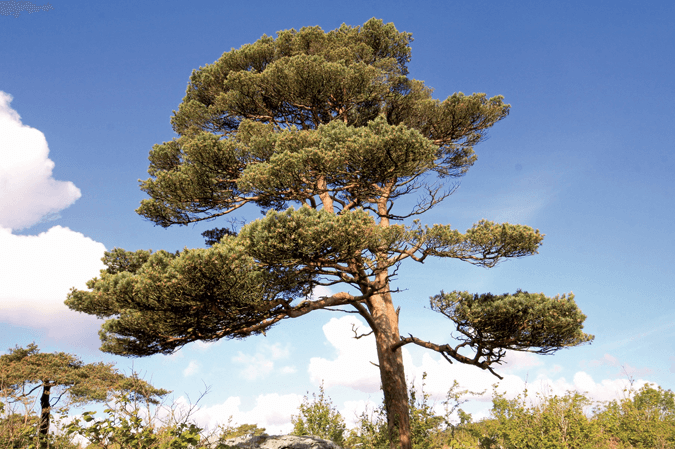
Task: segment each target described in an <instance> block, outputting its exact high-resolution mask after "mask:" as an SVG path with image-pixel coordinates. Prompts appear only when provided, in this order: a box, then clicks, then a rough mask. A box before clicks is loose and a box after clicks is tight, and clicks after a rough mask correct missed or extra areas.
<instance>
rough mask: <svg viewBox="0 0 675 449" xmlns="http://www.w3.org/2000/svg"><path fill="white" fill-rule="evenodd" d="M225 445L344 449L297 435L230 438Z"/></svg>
mask: <svg viewBox="0 0 675 449" xmlns="http://www.w3.org/2000/svg"><path fill="white" fill-rule="evenodd" d="M224 443H225V444H226V445H228V446H234V447H239V448H241V449H342V448H340V446H338V445H337V444H335V443H333V442H332V441H329V440H323V439H321V438H319V437H315V436H302V437H299V436H295V435H271V436H269V435H268V436H252V435H246V436H242V437H237V438H230V439H229V440H225V441H224Z"/></svg>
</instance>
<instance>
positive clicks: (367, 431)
mask: <svg viewBox="0 0 675 449" xmlns="http://www.w3.org/2000/svg"><path fill="white" fill-rule="evenodd" d="M132 379H134V377H132ZM135 379H136V380H138V379H137V377H135ZM422 381H423V382H422V387H421V388H420V390H419V391H418V390H417V389H416V388H415V387H414V386H412V385H410V386H409V389H408V393H409V398H410V402H409V409H410V423H411V435H412V446H413V448H414V449H498V448H501V449H539V448H547V449H586V448H587V449H672V448H673V447H675V394H674V393H673V392H672V391H670V390H663V389H661V388H660V387H656V388H653V387H650V386H648V385H645V386H643V387H642V388H641V389H639V390H638V391H636V390H635V389H634V388H633V387H632V384H631V387H630V388H627V389H626V390H624V395H623V396H624V397H623V398H622V399H616V400H614V401H609V402H606V403H595V404H594V403H593V402H592V401H591V400H589V399H588V398H587V397H585V396H584V395H582V394H580V393H578V392H574V391H568V392H567V393H566V394H565V395H564V396H562V397H561V396H555V395H554V396H551V395H546V394H542V393H538V394H537V395H536V397H535V398H534V400H532V398H530V397H529V395H528V390H527V389H525V390H524V391H523V393H522V394H520V395H518V396H517V397H516V398H514V399H506V398H505V397H504V395H502V394H500V393H498V392H497V391H496V386H495V391H494V392H493V398H492V410H491V416H490V417H489V418H487V419H484V420H481V421H476V422H474V421H473V419H472V417H471V415H470V414H468V413H466V412H465V411H464V410H463V409H462V408H461V405H462V404H463V403H465V402H466V401H467V400H468V399H467V398H468V397H469V396H472V395H480V394H482V393H478V392H470V391H467V390H460V389H459V385H458V384H457V382H455V383H454V384H453V386H452V387H451V388H450V389H449V390H448V393H447V395H446V398H445V399H444V400H443V401H441V403H440V404H438V405H439V407H435V405H436V404H434V403H432V402H431V399H430V396H429V394H428V393H426V392H425V391H424V387H425V384H424V378H423V379H422ZM153 388H154V387H153ZM483 393H484V392H483ZM14 399H16V396H15V397H11V396H9V395H7V394H6V395H5V396H4V397H3V398H2V401H0V447H2V448H16V449H19V448H21V449H24V448H32V449H37V448H38V447H39V445H40V444H42V445H43V446H42V447H48V448H52V449H132V448H133V449H180V448H185V449H187V448H193V449H206V448H210V449H226V447H227V446H226V444H225V443H226V440H227V439H229V438H234V437H238V436H243V435H263V436H266V435H267V433H266V432H265V429H264V428H260V427H258V426H257V425H255V424H242V425H233V424H232V419H231V418H230V420H229V421H228V423H227V424H226V425H221V426H219V427H218V428H217V429H214V430H212V431H211V432H209V433H207V432H205V431H204V430H203V429H201V428H200V427H199V426H197V425H196V424H195V423H193V422H191V415H192V413H193V412H194V410H195V406H192V407H190V409H189V410H188V411H187V412H182V413H179V412H178V410H177V408H176V406H175V405H172V406H171V407H161V404H159V403H158V402H157V401H156V400H155V399H154V398H152V397H150V396H147V395H146V396H143V395H133V394H129V392H128V391H114V392H112V393H111V394H110V395H109V396H108V408H106V409H105V410H104V414H105V417H103V418H96V416H95V415H96V412H84V413H83V414H82V415H79V416H77V417H76V418H75V419H66V415H67V410H68V409H67V407H65V408H61V409H60V410H59V413H60V419H58V420H57V421H56V423H55V424H57V425H56V426H53V427H52V431H51V432H50V433H49V435H48V437H47V438H42V439H41V438H39V436H40V434H39V428H40V424H39V423H40V414H39V413H38V412H35V411H33V410H32V409H31V408H30V406H29V405H28V403H27V402H26V401H25V400H24V402H23V403H22V404H24V405H25V408H24V411H23V413H19V412H18V410H17V409H16V408H11V406H12V405H15V404H16V401H15V400H14ZM24 399H25V398H24ZM200 399H201V398H200ZM13 400H14V401H13ZM71 405H72V404H71ZM7 407H10V408H7ZM439 409H442V410H443V412H442V413H440V414H439V413H437V412H436V411H437V410H439ZM160 411H161V413H160ZM453 418H454V419H453ZM291 420H292V422H293V426H294V428H293V432H292V434H294V435H313V436H317V437H320V438H323V439H328V440H331V441H333V442H335V443H337V444H338V445H340V446H341V447H344V448H346V449H387V448H388V447H389V445H390V439H391V438H390V437H391V434H390V432H389V430H388V426H387V422H386V412H385V410H384V406H380V407H378V408H377V409H375V410H369V411H365V412H363V413H362V414H361V415H360V416H359V417H358V420H357V425H356V427H355V428H353V429H347V428H346V426H345V421H344V418H343V417H342V416H341V415H340V413H339V412H338V411H337V409H336V408H335V406H334V405H333V404H332V402H331V399H330V397H328V396H327V395H326V393H325V391H324V388H323V385H322V386H320V387H319V394H318V395H317V394H312V396H311V399H310V396H309V394H308V395H307V396H305V398H304V400H303V402H302V404H301V405H300V407H299V410H298V414H297V415H294V416H292V417H291ZM75 436H79V437H80V438H84V441H85V442H84V443H81V444H78V443H76V441H78V440H75ZM393 437H394V438H396V435H393ZM79 441H82V440H81V439H80V440H79Z"/></svg>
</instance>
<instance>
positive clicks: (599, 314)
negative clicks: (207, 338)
mask: <svg viewBox="0 0 675 449" xmlns="http://www.w3.org/2000/svg"><path fill="white" fill-rule="evenodd" d="M0 3H7V2H0ZM34 3H35V4H36V5H42V4H41V3H39V1H38V2H34ZM51 6H53V8H52V9H47V8H44V9H42V10H36V11H33V12H32V13H29V12H28V11H23V12H20V14H19V15H18V17H15V15H16V14H14V13H12V14H9V13H5V12H3V11H1V10H0V13H2V15H0V91H1V92H2V93H0V351H5V350H6V348H10V347H14V346H15V345H17V344H18V345H22V346H25V345H27V344H28V343H30V342H32V341H35V342H36V343H37V344H38V345H39V347H40V348H41V349H42V350H43V351H47V352H52V351H65V352H70V353H74V354H77V355H79V356H81V357H82V358H83V359H84V360H85V361H86V362H94V361H100V360H103V361H113V362H115V363H116V364H117V367H118V368H120V369H121V370H125V371H126V372H129V371H130V370H131V369H132V368H131V367H132V363H133V369H135V370H137V371H140V372H141V373H143V374H144V376H145V378H146V379H148V380H151V381H152V382H153V383H154V384H155V385H156V386H158V387H163V388H167V389H171V390H173V391H174V397H175V399H177V400H183V399H181V398H187V397H188V396H189V397H190V398H192V399H193V400H194V399H195V398H196V397H198V395H199V391H203V390H204V386H205V385H210V386H211V389H210V393H209V394H208V395H207V396H206V397H205V398H204V399H203V402H202V403H201V405H202V406H203V409H202V411H201V412H200V413H199V414H198V415H197V417H198V419H199V420H200V423H201V424H202V425H210V426H213V425H215V424H216V423H217V422H224V421H226V420H227V418H228V416H230V415H232V416H233V419H234V421H235V422H238V423H256V424H259V425H261V426H264V427H267V429H268V431H272V432H282V433H285V432H288V431H290V415H291V414H292V413H294V412H295V411H296V410H297V406H298V404H299V401H300V400H301V398H302V396H303V395H304V394H306V392H308V391H309V392H310V393H312V392H317V391H318V386H319V385H320V383H321V382H322V381H323V382H324V383H325V386H326V391H327V393H328V394H329V395H330V396H331V397H332V398H333V400H334V403H335V405H336V406H337V407H338V409H339V410H341V411H342V412H343V413H344V414H345V418H347V420H348V421H352V420H353V418H354V412H355V411H360V410H362V409H363V407H364V406H365V404H366V403H367V402H368V401H370V403H371V405H379V403H380V401H381V394H380V392H379V378H378V372H377V369H376V368H374V367H373V366H372V365H371V364H370V363H369V362H370V361H373V362H375V361H376V355H375V350H374V342H373V341H370V340H368V339H367V338H363V339H360V340H355V339H353V338H351V337H352V336H353V333H352V331H351V324H352V322H353V320H354V318H353V316H351V315H350V316H345V315H340V314H338V313H330V312H315V313H312V314H310V315H308V316H305V317H302V318H300V319H297V320H288V321H285V322H283V323H281V324H280V325H278V326H277V327H275V328H274V329H272V330H271V331H270V332H268V334H267V337H262V336H261V337H255V338H250V339H248V340H244V341H220V342H218V343H214V344H209V345H205V344H199V343H195V344H191V345H188V346H186V347H184V348H183V349H181V350H180V351H179V352H177V353H176V354H174V355H172V356H153V357H148V358H142V359H135V360H130V359H125V358H122V357H113V356H111V355H108V354H104V353H101V352H100V351H98V344H99V341H98V336H97V331H98V328H99V326H100V322H98V321H97V320H96V319H94V318H92V317H89V316H82V315H79V314H77V313H75V312H71V311H69V310H68V309H67V308H66V307H65V306H64V305H63V300H64V299H65V297H66V294H67V292H68V290H69V289H70V288H71V287H73V286H75V287H78V288H84V287H85V286H84V283H85V282H86V280H88V279H90V278H92V277H94V276H96V275H97V274H98V270H99V269H100V268H102V264H101V262H100V260H99V259H100V258H101V257H102V255H103V251H104V250H105V249H108V250H109V249H112V248H114V247H121V248H124V249H127V250H137V249H153V250H158V249H166V250H170V251H175V250H179V249H183V248H184V247H188V248H191V247H200V246H204V243H203V242H204V240H203V238H202V237H201V235H200V234H201V232H203V231H204V230H206V229H209V228H211V227H214V226H219V225H220V226H224V224H223V223H222V222H221V223H218V222H212V223H207V224H198V225H195V226H188V227H179V228H171V229H168V230H165V229H162V228H159V227H155V226H153V224H152V223H150V222H147V221H144V220H143V219H142V218H141V217H140V216H138V215H137V214H136V213H135V212H134V210H135V209H136V207H138V204H139V202H140V200H141V199H143V198H144V194H143V193H142V192H141V191H140V189H139V188H138V179H139V178H141V179H145V178H147V176H148V175H147V172H146V170H147V166H148V161H147V155H148V151H149V150H150V149H151V147H152V145H153V144H155V143H161V142H163V141H167V140H170V139H171V138H172V137H174V133H173V131H172V130H171V127H170V124H169V119H170V117H171V113H172V110H173V109H177V107H178V105H179V103H180V101H181V99H182V97H183V95H184V92H185V88H186V85H187V82H188V78H189V75H190V73H191V71H192V70H193V69H197V68H199V67H200V66H204V65H206V64H209V63H212V62H213V61H215V60H216V59H218V58H219V57H220V55H221V54H222V53H223V52H225V51H228V50H230V49H231V48H238V47H240V46H241V45H243V44H246V43H252V42H254V41H255V40H256V39H258V38H259V37H260V36H261V35H263V34H267V35H274V33H275V32H277V31H279V30H283V29H289V28H296V29H299V28H301V27H303V26H313V25H318V26H320V27H322V28H323V29H324V30H331V29H334V28H337V27H339V26H340V25H341V24H342V23H346V24H348V25H361V24H363V23H364V22H366V21H367V20H368V19H370V18H371V17H376V18H379V19H383V20H384V21H385V22H393V23H394V24H395V25H396V27H397V28H398V30H399V31H409V32H412V33H413V37H414V39H415V40H414V42H413V43H412V62H411V63H410V65H409V68H410V76H411V77H413V78H416V79H421V80H424V81H425V82H426V84H427V85H428V86H431V87H433V88H434V89H435V92H434V95H435V97H436V98H439V99H441V100H442V99H445V98H446V97H447V96H448V95H451V94H452V93H453V92H459V91H461V92H464V93H466V94H471V93H473V92H485V93H487V94H488V95H489V96H493V95H498V94H501V95H504V97H505V100H506V102H508V103H510V104H511V105H512V109H511V114H510V116H509V117H508V118H506V119H505V120H503V121H502V122H500V123H498V124H497V125H496V126H495V127H494V128H493V129H492V130H491V132H490V138H489V139H488V140H487V141H486V142H484V143H482V144H480V145H479V146H478V147H476V153H477V155H478V161H477V163H476V164H475V165H474V167H473V168H471V169H470V170H469V172H468V174H467V175H466V176H465V177H464V178H462V179H461V185H460V188H459V189H458V190H457V191H456V192H455V193H454V194H453V195H452V196H451V197H450V198H448V199H447V200H446V201H445V202H444V203H443V204H442V205H441V206H438V207H437V208H436V209H434V210H433V211H431V212H429V213H428V214H426V216H424V217H422V220H423V222H426V223H429V224H431V223H451V224H453V226H455V227H456V228H458V229H459V230H460V231H464V230H465V229H467V228H469V227H470V226H471V225H472V224H473V223H474V222H476V221H478V220H479V219H481V218H486V219H489V220H494V221H500V222H502V221H507V222H511V223H520V224H526V225H529V226H532V227H533V228H538V229H540V230H541V232H543V233H545V234H546V238H545V240H544V244H543V246H542V248H541V250H540V253H539V254H538V255H535V256H531V257H528V258H524V259H520V260H511V261H508V262H505V263H503V264H501V265H499V266H498V267H496V268H493V269H489V270H486V269H481V268H477V267H474V266H471V265H468V264H463V263H462V262H459V261H455V260H431V261H428V262H426V263H425V264H424V265H421V266H420V265H415V264H414V263H409V264H406V265H404V266H403V267H402V269H401V270H400V274H399V276H398V278H397V280H396V283H395V286H396V287H399V288H400V289H401V293H398V294H397V295H396V298H395V301H396V303H397V305H400V306H401V331H402V333H403V334H408V333H412V334H413V335H415V336H417V337H419V338H422V339H425V340H431V341H435V342H437V343H445V342H452V339H451V331H452V330H453V328H452V327H451V326H450V324H451V323H450V322H449V321H447V320H444V319H443V317H441V316H440V315H437V314H435V313H434V312H432V311H430V310H429V309H428V308H426V307H428V298H429V296H431V295H434V294H437V293H438V292H440V290H441V289H444V290H446V291H449V290H468V291H471V292H475V293H485V292H492V293H504V292H514V291H515V290H516V289H518V288H522V289H523V290H528V291H531V292H544V293H546V294H547V295H555V294H562V293H568V292H570V291H572V292H574V294H575V296H576V301H577V304H578V305H579V306H580V308H581V309H582V311H583V312H584V313H585V314H586V315H587V316H588V319H587V320H586V323H585V329H584V330H585V331H586V332H588V333H591V334H594V335H595V336H596V339H595V341H594V342H593V343H592V344H591V345H585V346H582V347H578V348H572V349H567V350H563V351H560V352H559V353H558V354H556V355H553V356H533V355H529V354H510V356H509V363H508V364H507V365H504V366H503V367H501V368H500V369H499V370H498V372H501V373H502V374H503V375H504V376H505V379H504V381H502V382H500V383H499V389H500V390H502V391H506V392H507V394H508V395H510V396H513V395H515V394H517V393H519V392H521V391H522V389H523V387H524V385H525V382H526V381H527V382H528V383H529V384H530V385H532V384H535V385H536V387H534V390H536V391H539V390H545V389H546V388H548V390H547V391H551V392H553V393H558V394H564V392H565V391H566V390H568V389H578V390H579V391H582V392H583V391H588V392H589V395H590V396H591V397H593V398H594V399H597V400H607V399H616V398H618V397H619V396H620V393H621V390H622V388H624V387H625V385H626V383H627V379H628V377H629V376H630V377H632V378H634V379H635V380H636V382H637V384H636V386H639V385H641V384H643V383H645V382H651V383H655V384H658V385H661V386H662V387H664V388H666V389H673V388H675V381H674V380H673V379H675V343H674V342H675V301H674V299H673V291H675V270H674V269H673V262H672V255H673V254H675V238H674V237H673V222H675V201H674V198H675V187H674V186H675V183H673V172H674V169H675V158H674V156H673V154H674V153H675V143H674V142H675V126H673V123H674V121H675V113H674V112H673V111H674V109H673V104H675V81H674V80H675V45H674V42H675V27H674V26H673V23H675V3H673V2H670V1H663V2H659V1H652V2H642V3H640V4H638V3H636V2H628V1H564V2H563V1H548V2H540V1H519V2H500V1H475V2H465V1H462V2H460V1H447V0H445V1H437V2H434V1H422V2H419V3H418V4H416V5H415V6H413V3H411V2H404V1H400V0H386V1H384V0H383V1H351V0H345V1H340V2H319V1H291V2H278V1H268V0H259V1H249V2H226V1H213V0H195V1H191V2H185V1H174V0H168V1H162V2H155V1H150V2H137V1H134V2H132V1H114V2H100V1H99V2H92V1H89V0H87V1H84V0H81V1H78V0H70V1H65V0H64V1H60V0H52V1H51ZM259 216H260V213H259V211H258V210H256V209H248V210H245V211H244V212H243V213H242V215H240V216H239V218H243V219H247V220H250V219H254V218H256V217H259ZM362 325H363V324H362ZM404 356H405V359H406V369H407V372H406V374H407V375H408V377H409V378H410V379H411V380H416V381H419V380H420V379H421V377H422V373H423V372H427V373H428V378H427V389H428V390H429V391H430V392H431V393H432V394H433V397H434V398H435V399H438V400H440V399H442V398H443V396H444V393H445V391H447V389H448V388H449V387H450V385H452V381H453V379H457V380H458V381H459V382H460V384H461V385H462V386H464V387H467V388H470V389H473V390H477V391H481V390H484V389H486V388H487V389H488V392H487V393H486V394H485V395H484V396H482V397H481V398H479V400H477V401H473V402H472V403H471V404H470V406H469V407H468V409H469V411H471V412H473V413H474V414H475V415H474V416H475V417H480V416H486V415H487V413H488V411H489V409H490V407H491V404H490V401H489V398H490V388H491V385H492V384H493V383H495V382H497V381H498V379H497V378H496V377H493V376H492V375H490V374H489V373H487V372H483V371H481V370H480V369H478V368H476V367H472V366H460V365H459V364H458V363H455V364H453V365H450V364H448V363H447V362H446V361H444V360H443V359H442V358H441V357H440V356H439V355H438V354H436V353H433V352H425V351H423V350H421V349H419V348H410V349H409V350H408V347H406V348H405V350H404ZM546 385H548V387H545V386H546ZM531 388H532V387H531Z"/></svg>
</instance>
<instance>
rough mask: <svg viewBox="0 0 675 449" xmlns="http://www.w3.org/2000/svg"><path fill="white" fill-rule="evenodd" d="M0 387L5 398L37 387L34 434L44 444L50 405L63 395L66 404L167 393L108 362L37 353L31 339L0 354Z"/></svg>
mask: <svg viewBox="0 0 675 449" xmlns="http://www.w3.org/2000/svg"><path fill="white" fill-rule="evenodd" d="M0 391H1V392H2V394H3V396H4V397H5V400H6V401H8V402H17V401H27V400H30V398H31V397H32V396H31V395H32V394H33V393H34V392H36V391H39V403H40V418H39V420H38V423H37V437H38V439H39V440H40V445H41V446H45V447H46V445H47V436H48V433H49V426H50V417H51V414H52V409H53V408H54V407H55V406H56V404H57V403H58V402H59V400H60V399H61V398H62V397H63V396H64V395H67V397H68V399H69V402H68V403H69V404H70V405H84V404H86V403H89V402H103V401H105V400H106V399H107V398H108V397H109V395H110V394H111V393H112V392H113V391H117V392H127V393H128V394H131V395H135V396H138V397H143V398H147V399H148V400H150V401H155V402H156V401H157V400H156V399H155V398H158V397H161V396H164V395H166V394H168V393H169V392H168V391H167V390H163V389H157V388H154V387H153V386H152V385H150V384H149V383H147V382H145V381H143V380H141V379H138V377H136V376H132V377H127V376H124V375H122V374H120V373H118V372H117V370H115V369H114V368H113V365H112V364H105V363H91V364H84V363H83V362H82V361H81V360H79V359H78V358H77V357H76V356H74V355H72V354H66V353H64V352H58V353H41V352H40V351H39V349H38V347H37V345H36V344H35V343H31V344H29V345H28V347H26V348H22V347H19V346H17V347H15V348H14V349H9V353H8V354H5V355H2V356H0ZM55 395H57V396H56V398H55V399H54V396H55Z"/></svg>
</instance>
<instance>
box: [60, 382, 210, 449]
mask: <svg viewBox="0 0 675 449" xmlns="http://www.w3.org/2000/svg"><path fill="white" fill-rule="evenodd" d="M116 400H117V401H116V402H117V404H116V407H114V408H113V407H109V408H107V409H105V410H104V413H106V414H107V417H106V418H105V419H101V420H95V419H94V415H95V414H96V412H85V413H84V414H83V415H82V418H81V419H80V418H76V419H74V420H73V421H71V423H70V424H69V425H68V426H67V431H66V433H67V435H75V434H77V435H81V436H83V437H84V438H86V439H87V440H88V441H89V442H90V444H89V445H88V446H87V448H88V449H151V448H152V449H155V448H156V449H182V448H194V447H198V446H199V443H200V440H201V431H202V429H201V428H199V427H197V426H196V425H195V424H192V423H188V422H187V420H185V421H183V422H174V421H173V420H170V421H169V422H167V423H164V425H163V426H161V427H159V428H156V427H155V425H153V422H152V421H153V420H152V419H151V418H150V417H145V418H144V417H143V416H142V415H143V414H142V413H141V408H140V407H138V406H137V404H136V403H134V402H132V401H130V400H129V398H128V396H127V395H126V394H121V395H118V396H117V397H116ZM172 416H173V414H172ZM83 421H84V422H83ZM85 423H87V424H85Z"/></svg>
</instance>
